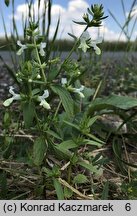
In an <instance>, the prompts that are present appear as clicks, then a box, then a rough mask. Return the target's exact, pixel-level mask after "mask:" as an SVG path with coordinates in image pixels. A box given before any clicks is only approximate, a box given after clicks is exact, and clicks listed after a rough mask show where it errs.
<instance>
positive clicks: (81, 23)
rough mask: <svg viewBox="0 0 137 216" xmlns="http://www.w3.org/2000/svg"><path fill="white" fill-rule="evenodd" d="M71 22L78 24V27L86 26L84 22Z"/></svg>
mask: <svg viewBox="0 0 137 216" xmlns="http://www.w3.org/2000/svg"><path fill="white" fill-rule="evenodd" d="M73 22H74V23H76V24H78V25H87V23H86V22H77V21H74V20H73Z"/></svg>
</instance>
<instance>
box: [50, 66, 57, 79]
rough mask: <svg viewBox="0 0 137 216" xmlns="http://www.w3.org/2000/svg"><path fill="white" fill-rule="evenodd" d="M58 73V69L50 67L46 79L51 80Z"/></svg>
mask: <svg viewBox="0 0 137 216" xmlns="http://www.w3.org/2000/svg"><path fill="white" fill-rule="evenodd" d="M57 75H58V70H57V68H52V69H51V70H50V73H49V74H48V81H49V82H51V81H52V80H53V79H55V77H56V76H57Z"/></svg>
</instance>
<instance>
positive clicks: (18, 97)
mask: <svg viewBox="0 0 137 216" xmlns="http://www.w3.org/2000/svg"><path fill="white" fill-rule="evenodd" d="M13 89H14V88H13V87H12V86H10V88H9V93H10V94H12V95H13V96H12V97H11V98H8V99H7V100H5V101H4V103H3V105H4V106H6V107H7V106H9V105H10V104H11V103H12V102H13V101H14V100H20V99H21V97H20V94H16V93H15V92H14V91H13Z"/></svg>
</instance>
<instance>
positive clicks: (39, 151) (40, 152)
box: [33, 137, 46, 166]
mask: <svg viewBox="0 0 137 216" xmlns="http://www.w3.org/2000/svg"><path fill="white" fill-rule="evenodd" d="M45 151H46V143H45V140H44V137H38V138H37V139H36V140H35V142H34V145H33V163H34V164H35V165H36V166H40V165H41V164H42V162H43V159H44V154H45Z"/></svg>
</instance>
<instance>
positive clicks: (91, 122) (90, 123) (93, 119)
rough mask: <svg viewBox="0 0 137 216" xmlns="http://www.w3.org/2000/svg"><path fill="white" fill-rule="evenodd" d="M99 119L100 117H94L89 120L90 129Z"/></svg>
mask: <svg viewBox="0 0 137 216" xmlns="http://www.w3.org/2000/svg"><path fill="white" fill-rule="evenodd" d="M98 118H99V116H94V117H93V118H91V119H89V122H88V125H87V126H88V127H91V126H92V125H93V124H94V123H95V121H96V120H97V119H98Z"/></svg>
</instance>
